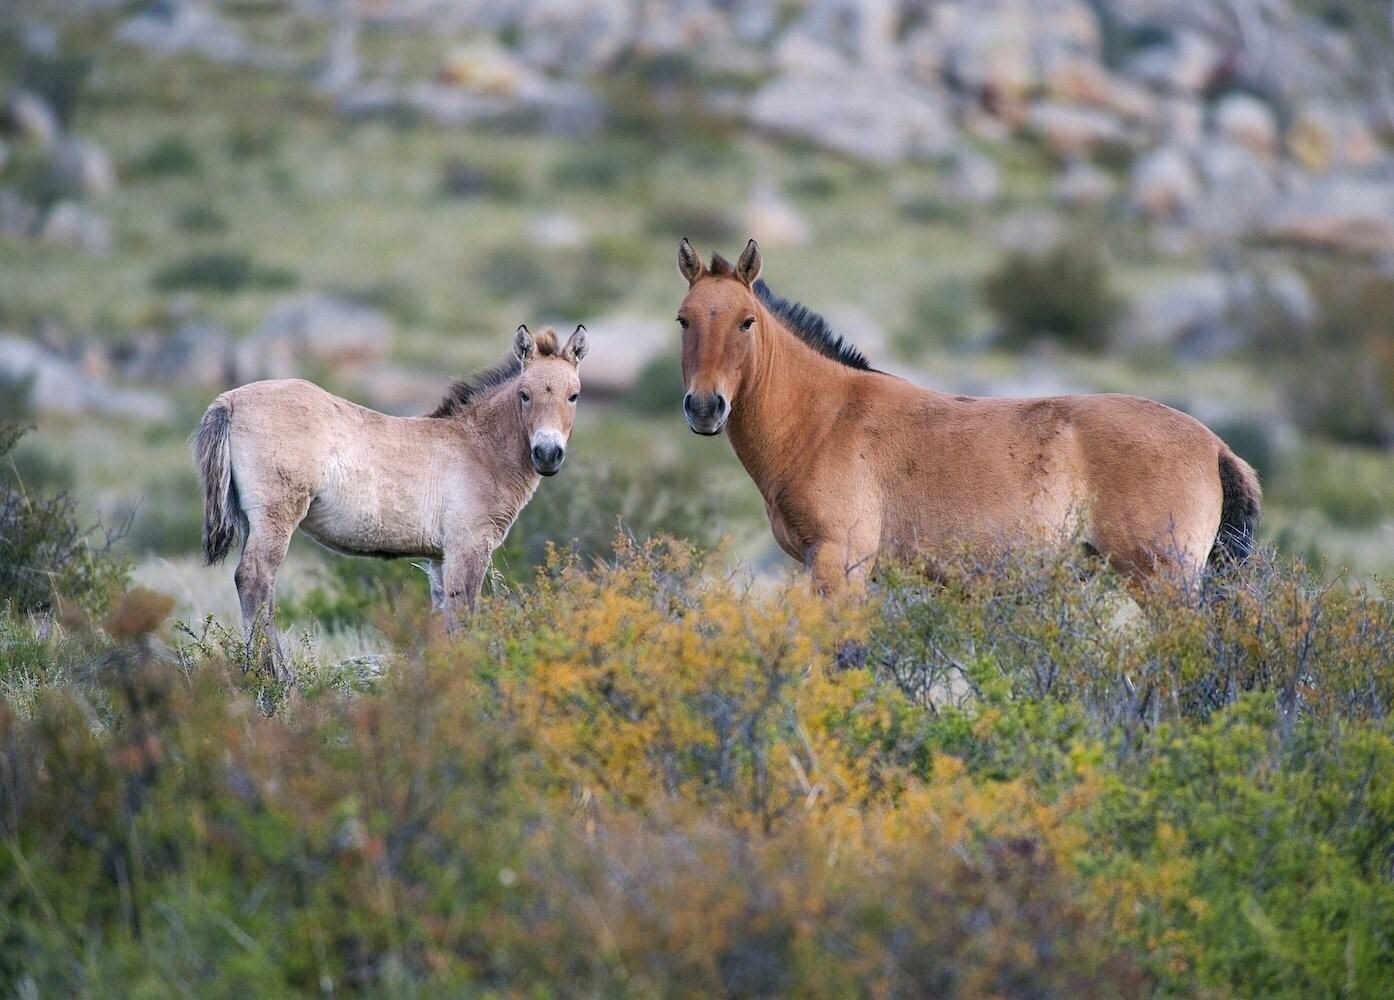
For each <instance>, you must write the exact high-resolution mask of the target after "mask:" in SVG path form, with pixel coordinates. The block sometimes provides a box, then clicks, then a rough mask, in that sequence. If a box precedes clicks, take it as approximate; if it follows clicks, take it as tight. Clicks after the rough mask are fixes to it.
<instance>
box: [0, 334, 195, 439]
mask: <svg viewBox="0 0 1394 1000" xmlns="http://www.w3.org/2000/svg"><path fill="white" fill-rule="evenodd" d="M0 376H4V377H5V378H6V379H12V380H20V379H29V380H31V382H30V395H29V403H30V405H31V406H32V407H33V409H34V410H35V412H37V413H41V414H42V413H55V414H65V415H76V414H98V415H101V416H106V417H115V418H118V419H131V420H139V421H145V422H156V421H168V420H171V419H173V417H174V405H173V404H172V403H171V402H170V400H169V399H167V398H166V397H165V396H162V395H160V394H159V393H155V392H149V391H144V390H138V389H125V388H119V387H116V386H112V385H108V384H106V383H104V382H102V381H101V380H99V379H95V378H92V377H91V376H89V375H87V374H85V373H83V371H82V370H81V369H80V368H79V367H78V366H77V365H76V364H74V363H73V362H72V361H70V360H68V359H67V358H64V357H62V356H60V355H56V354H53V353H51V352H49V351H47V350H45V349H44V348H43V347H42V346H41V345H39V344H37V343H35V342H34V341H32V340H26V339H24V338H22V337H17V336H13V335H4V334H0Z"/></svg>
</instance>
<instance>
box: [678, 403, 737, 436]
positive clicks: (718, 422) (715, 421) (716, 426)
mask: <svg viewBox="0 0 1394 1000" xmlns="http://www.w3.org/2000/svg"><path fill="white" fill-rule="evenodd" d="M682 412H683V415H684V416H685V417H687V426H688V427H691V428H692V430H693V431H694V432H695V433H697V434H704V435H707V436H708V437H710V436H711V435H713V434H720V433H721V430H722V428H723V427H725V426H726V418H727V417H729V416H730V415H731V404H730V403H729V402H727V400H726V397H725V396H723V395H722V394H721V393H719V392H708V393H702V394H697V393H692V392H689V393H688V394H687V395H686V396H684V397H683V398H682Z"/></svg>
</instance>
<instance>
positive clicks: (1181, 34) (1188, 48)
mask: <svg viewBox="0 0 1394 1000" xmlns="http://www.w3.org/2000/svg"><path fill="white" fill-rule="evenodd" d="M1222 59H1223V53H1222V52H1221V51H1220V48H1219V46H1218V45H1216V44H1215V43H1214V42H1213V41H1211V40H1210V38H1209V37H1207V36H1206V35H1204V34H1201V33H1200V32H1198V31H1191V30H1181V31H1177V32H1175V33H1174V34H1173V35H1172V37H1171V39H1170V40H1169V41H1167V42H1163V43H1161V44H1158V45H1150V46H1148V47H1147V48H1145V49H1143V50H1142V51H1141V52H1139V53H1138V54H1137V55H1135V56H1134V57H1133V58H1132V59H1131V60H1129V62H1128V64H1127V67H1126V69H1127V72H1128V74H1129V75H1131V76H1133V77H1135V78H1136V79H1139V80H1141V81H1143V82H1144V83H1147V84H1149V85H1151V86H1154V87H1157V88H1159V89H1162V90H1165V91H1168V92H1170V93H1175V94H1198V93H1200V92H1201V91H1202V90H1204V89H1205V88H1206V87H1207V86H1209V84H1210V82H1211V80H1213V79H1214V78H1215V74H1216V73H1217V72H1218V71H1219V69H1220V63H1221V61H1222Z"/></svg>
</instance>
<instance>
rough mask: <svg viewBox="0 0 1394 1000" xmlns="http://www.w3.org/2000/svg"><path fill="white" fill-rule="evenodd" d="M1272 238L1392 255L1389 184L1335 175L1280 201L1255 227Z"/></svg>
mask: <svg viewBox="0 0 1394 1000" xmlns="http://www.w3.org/2000/svg"><path fill="white" fill-rule="evenodd" d="M1258 228H1259V231H1260V232H1261V233H1262V235H1264V236H1266V237H1267V238H1269V239H1271V240H1276V241H1279V242H1283V243H1292V244H1296V245H1298V246H1306V247H1315V248H1319V249H1324V250H1341V251H1346V252H1349V253H1354V254H1364V255H1370V256H1390V255H1394V182H1391V181H1386V180H1378V179H1374V178H1363V177H1354V176H1350V175H1347V174H1334V175H1329V176H1326V177H1323V178H1320V179H1318V180H1317V181H1315V182H1313V183H1312V184H1310V185H1309V186H1307V187H1306V188H1305V189H1302V190H1299V191H1295V192H1293V193H1291V194H1289V195H1286V196H1284V197H1283V198H1281V199H1279V200H1278V201H1277V203H1276V204H1275V205H1274V206H1273V208H1272V209H1270V210H1269V212H1268V213H1267V214H1266V215H1265V217H1264V218H1263V219H1262V220H1261V221H1260V223H1259V227H1258Z"/></svg>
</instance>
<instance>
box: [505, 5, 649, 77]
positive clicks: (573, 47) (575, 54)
mask: <svg viewBox="0 0 1394 1000" xmlns="http://www.w3.org/2000/svg"><path fill="white" fill-rule="evenodd" d="M517 30H518V36H519V38H518V51H519V52H520V53H521V54H522V57H523V58H524V59H525V60H526V61H527V62H528V63H530V64H532V65H533V66H537V67H539V68H541V69H545V70H547V71H549V72H553V73H560V74H565V75H568V76H583V75H586V74H590V73H595V72H598V71H600V70H604V69H608V68H609V67H610V66H612V65H614V63H615V62H616V61H617V60H618V59H619V57H620V56H621V55H623V54H624V52H625V50H626V49H627V48H628V47H629V45H630V43H631V42H632V41H633V38H634V31H635V23H634V9H633V8H632V7H631V5H630V4H629V3H628V2H626V0H529V2H528V3H527V4H524V5H523V6H522V13H521V15H520V17H519V18H518V22H517Z"/></svg>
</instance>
